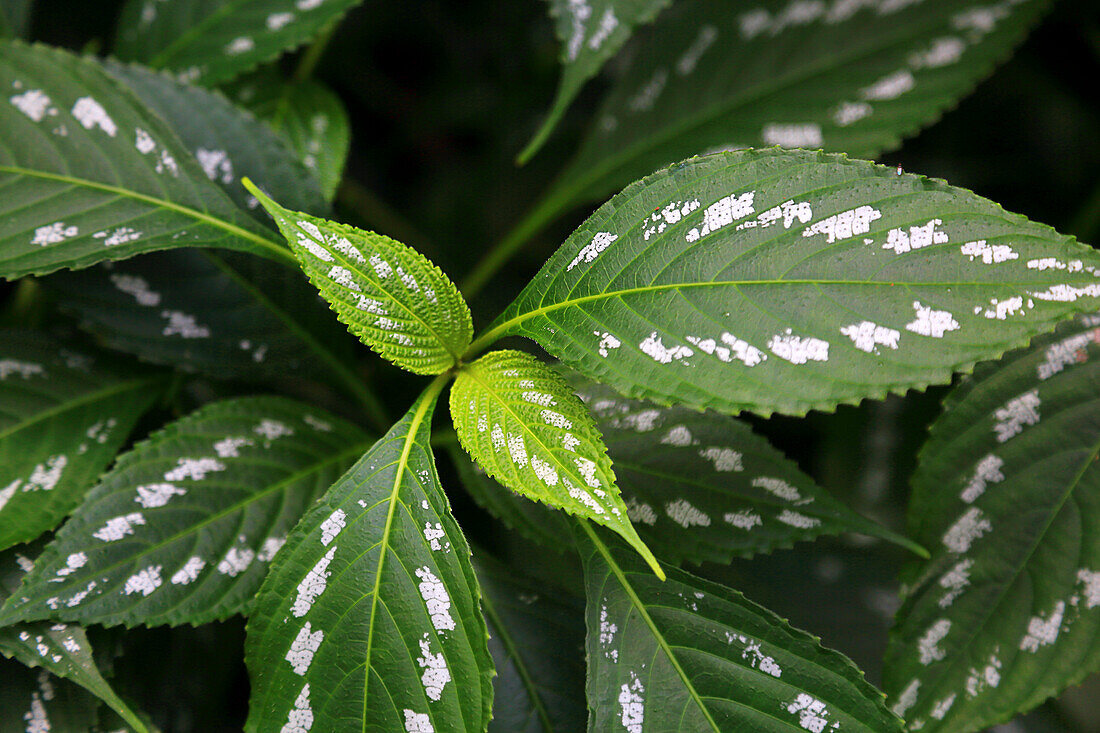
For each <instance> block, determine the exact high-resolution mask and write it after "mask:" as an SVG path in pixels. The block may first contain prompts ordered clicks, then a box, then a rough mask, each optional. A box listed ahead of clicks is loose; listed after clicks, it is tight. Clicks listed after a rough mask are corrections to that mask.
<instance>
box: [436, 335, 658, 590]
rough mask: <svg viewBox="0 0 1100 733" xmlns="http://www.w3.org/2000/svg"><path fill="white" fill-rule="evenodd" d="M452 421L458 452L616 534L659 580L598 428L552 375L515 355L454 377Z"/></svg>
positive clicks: (517, 487)
mask: <svg viewBox="0 0 1100 733" xmlns="http://www.w3.org/2000/svg"><path fill="white" fill-rule="evenodd" d="M451 419H452V420H453V421H454V426H455V432H457V433H458V440H459V442H460V443H461V444H462V447H463V448H465V449H466V452H467V453H469V454H470V455H471V456H473V458H474V460H475V461H477V462H478V464H479V465H481V466H482V467H483V468H484V469H485V471H486V472H487V473H488V474H489V476H491V477H493V478H495V479H496V480H498V481H500V483H502V484H504V485H505V486H507V487H508V488H509V489H511V490H512V491H515V492H516V493H518V494H520V495H521V496H525V497H527V498H528V499H531V500H532V501H540V502H543V503H544V504H546V505H548V506H553V507H558V508H561V509H564V510H565V511H566V512H568V513H570V514H573V515H576V516H579V517H586V518H589V519H592V521H594V522H597V523H598V524H602V525H603V526H605V527H608V528H610V529H612V530H614V531H615V532H618V533H619V534H620V535H622V537H623V538H624V539H625V540H626V541H627V542H629V543H630V545H631V547H633V548H634V549H635V550H637V551H638V552H639V554H641V555H642V557H644V558H645V560H646V562H647V563H649V565H650V567H652V568H653V572H655V573H657V575H658V576H660V577H664V576H663V575H662V573H661V568H660V566H659V565H658V564H657V559H656V558H655V557H653V553H652V552H650V550H649V548H648V547H646V545H645V543H644V542H642V540H641V538H640V537H638V533H637V532H636V531H635V529H634V527H633V526H631V524H630V520H629V519H628V518H627V507H626V504H624V503H623V500H622V497H621V496H620V495H619V488H618V486H616V485H615V473H614V471H613V470H612V468H611V460H610V459H609V458H608V457H607V449H606V448H605V447H604V444H603V438H602V437H601V436H600V431H599V429H598V428H597V427H596V425H595V423H594V422H593V420H592V416H591V415H589V414H588V410H587V409H586V408H585V406H584V403H582V402H581V401H580V399H579V398H578V397H577V396H576V395H575V394H573V392H572V390H570V388H569V384H568V383H567V382H566V381H565V380H564V379H563V378H562V377H561V376H560V375H559V374H558V373H557V372H555V371H554V370H553V369H551V368H550V367H548V366H546V365H545V364H543V363H542V362H540V361H538V360H537V359H536V358H535V357H533V356H531V355H530V354H525V353H523V352H520V351H494V352H492V353H490V354H487V355H485V356H483V357H481V358H480V359H478V360H477V361H476V362H474V363H473V364H467V365H465V366H464V367H463V368H462V369H461V371H459V372H458V376H457V377H456V378H455V383H454V386H453V387H451Z"/></svg>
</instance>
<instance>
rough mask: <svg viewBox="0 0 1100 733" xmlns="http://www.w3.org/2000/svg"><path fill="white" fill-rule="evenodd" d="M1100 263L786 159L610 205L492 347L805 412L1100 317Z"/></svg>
mask: <svg viewBox="0 0 1100 733" xmlns="http://www.w3.org/2000/svg"><path fill="white" fill-rule="evenodd" d="M1097 266H1100V256H1098V255H1097V254H1096V253H1095V252H1094V251H1093V250H1092V249H1090V248H1088V247H1084V246H1082V245H1080V244H1077V243H1076V242H1075V241H1074V240H1073V238H1072V237H1065V236H1062V235H1060V234H1058V233H1057V232H1055V231H1054V230H1052V229H1050V228H1049V227H1047V226H1044V225H1041V224H1035V223H1032V222H1029V221H1028V220H1027V219H1025V218H1023V217H1021V216H1019V215H1016V214H1011V213H1008V212H1006V211H1004V210H1003V209H1002V208H1001V207H1000V206H998V205H996V204H994V203H992V202H990V201H988V200H986V199H983V198H980V197H978V196H976V195H974V194H972V193H970V192H968V191H965V190H962V189H958V188H954V187H951V186H948V185H947V184H945V183H943V182H942V181H938V180H933V179H927V178H924V177H921V176H914V175H909V174H904V175H900V176H899V175H897V174H896V173H895V171H894V170H893V169H888V168H885V167H883V166H876V165H874V164H872V163H869V162H865V161H855V160H848V159H847V158H844V157H842V156H837V155H831V154H825V153H813V152H807V151H784V150H778V149H770V150H750V151H741V152H734V153H719V154H715V155H708V156H703V157H700V158H693V159H691V160H687V161H684V162H683V163H680V164H678V165H675V166H673V167H671V168H669V169H666V170H663V171H660V172H658V173H655V174H653V175H652V176H649V177H648V178H645V179H643V180H641V181H638V182H636V183H634V184H632V185H630V186H628V187H627V188H626V189H625V190H624V191H623V192H622V193H620V194H619V195H617V196H615V197H614V198H612V199H611V200H610V201H609V202H607V203H606V204H604V205H603V206H602V207H600V208H599V209H598V210H597V211H596V212H595V213H594V214H593V215H592V216H591V217H589V219H588V220H587V221H586V222H585V223H584V224H582V225H581V226H580V227H579V228H578V229H577V230H576V231H575V232H574V233H573V234H572V235H571V236H570V238H569V239H568V240H567V241H566V242H565V244H564V245H562V247H561V248H560V249H559V250H558V252H556V253H555V254H554V255H553V256H552V257H551V258H550V260H549V261H548V262H547V263H546V264H545V265H544V266H543V268H542V270H541V271H540V272H539V273H538V274H537V275H536V276H535V278H534V280H533V281H532V282H531V284H529V285H528V286H527V288H525V289H524V291H523V292H522V293H520V295H519V297H518V298H517V299H516V300H515V301H514V302H513V303H512V304H511V305H510V306H509V307H508V308H507V310H506V311H505V313H504V314H503V315H502V316H501V317H500V318H498V319H497V321H496V323H495V324H494V326H493V327H491V328H490V329H489V330H488V332H487V333H486V334H485V335H484V336H482V337H480V338H479V339H478V341H477V342H475V347H476V346H479V345H481V344H483V343H487V342H491V341H493V340H495V339H497V338H500V337H503V336H506V335H522V336H527V337H529V338H532V339H534V340H536V341H538V342H539V343H540V344H541V345H542V346H543V347H544V348H546V350H547V351H549V352H550V353H551V354H553V355H554V356H556V357H557V358H559V359H561V361H562V362H563V363H565V364H566V365H567V366H569V367H571V368H573V369H575V370H577V371H579V372H581V373H582V374H584V375H586V376H588V377H590V378H592V379H595V380H597V381H600V382H604V383H606V384H609V385H611V386H612V387H614V388H615V389H616V390H618V391H619V392H621V393H623V394H626V395H628V396H631V397H641V398H646V399H650V400H653V401H655V402H658V403H661V404H669V403H680V404H683V405H686V406H688V407H693V408H697V409H702V408H710V409H714V410H718V411H720V412H730V413H734V412H738V411H740V410H751V411H754V412H757V413H760V414H763V415H768V414H771V413H772V412H782V413H787V414H796V415H797V414H803V413H805V412H806V411H808V410H810V409H822V410H824V409H832V408H834V407H835V406H836V405H838V404H841V403H855V402H858V401H859V400H861V399H863V398H867V397H871V398H880V397H883V396H885V395H886V394H887V393H889V392H902V391H904V390H906V389H911V388H923V387H925V386H927V385H929V384H936V383H942V382H946V381H947V380H948V379H949V377H950V375H951V374H952V373H953V372H956V371H965V370H968V369H970V368H971V367H972V366H973V364H974V363H975V362H977V361H979V360H983V359H991V358H995V357H997V356H999V355H1000V354H1002V353H1003V352H1005V351H1006V350H1008V349H1010V348H1012V347H1014V346H1018V345H1020V344H1022V343H1026V341H1027V340H1028V339H1029V338H1030V337H1032V336H1034V335H1036V334H1039V333H1043V332H1045V331H1049V330H1050V329H1051V328H1053V326H1054V324H1055V323H1056V322H1057V321H1059V320H1061V319H1063V318H1065V317H1067V316H1068V315H1070V314H1072V313H1074V312H1081V311H1085V310H1088V309H1091V308H1095V305H1096V302H1097V297H1098V296H1100V283H1098V282H1097V275H1096V273H1097V272H1100V271H1098V270H1097V269H1096V268H1097Z"/></svg>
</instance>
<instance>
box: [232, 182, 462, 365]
mask: <svg viewBox="0 0 1100 733" xmlns="http://www.w3.org/2000/svg"><path fill="white" fill-rule="evenodd" d="M243 183H244V185H245V186H246V187H247V188H248V190H249V191H251V192H252V194H253V195H254V196H256V198H258V199H259V200H260V203H261V204H263V206H264V208H265V209H267V212H268V213H269V214H271V217H272V218H273V219H274V220H275V222H276V223H277V224H278V225H279V229H280V230H281V231H282V232H283V236H284V237H286V239H287V241H288V242H290V246H291V249H293V250H294V254H295V255H297V257H298V262H299V264H300V265H301V266H302V269H303V270H304V271H305V273H306V275H308V276H309V279H310V282H312V283H313V284H314V285H315V286H316V287H317V289H318V290H319V291H320V292H321V295H322V297H324V299H325V300H327V301H328V303H329V305H330V306H332V310H333V311H334V312H335V313H336V317H337V318H339V319H340V321H341V322H342V323H344V324H345V325H347V326H348V330H349V331H351V332H352V333H353V334H355V335H356V336H358V337H359V340H361V341H362V342H363V343H365V344H367V345H368V346H370V347H371V348H372V349H374V350H375V351H377V352H378V353H379V354H381V355H382V356H383V357H385V358H386V359H389V360H390V361H392V362H393V363H395V364H397V365H398V366H399V367H401V368H403V369H407V370H409V371H410V372H413V373H414V374H440V373H442V372H445V371H447V370H448V369H450V368H451V367H453V366H454V365H455V364H457V363H458V359H459V355H460V354H462V352H463V351H464V350H465V349H466V347H467V346H468V345H469V344H470V337H471V335H472V332H473V325H472V323H471V320H470V309H469V307H468V306H467V305H466V301H465V300H463V299H462V295H461V294H460V293H459V292H458V289H457V288H456V287H455V286H454V283H452V282H451V281H450V279H448V278H447V276H446V275H444V274H443V273H442V272H441V271H440V270H439V268H438V267H436V266H435V265H433V264H432V263H431V262H429V261H428V259H427V258H426V257H424V256H423V255H422V254H420V253H419V252H417V251H416V250H414V249H412V248H411V247H407V246H405V245H404V244H401V243H400V242H396V241H394V240H392V239H390V238H389V237H387V236H385V235H382V234H375V233H374V232H366V231H363V230H362V229H356V228H355V227H352V226H348V225H347V224H338V223H336V222H331V221H326V220H325V219H319V218H317V217H313V216H309V215H308V214H303V213H301V212H295V211H288V210H286V209H284V208H283V207H282V206H280V205H279V204H277V203H275V202H274V201H272V200H271V199H270V198H268V197H267V196H266V195H265V194H264V193H263V192H262V191H260V189H258V188H256V187H255V186H254V185H252V182H251V181H249V180H248V179H247V178H246V179H245V180H244V181H243Z"/></svg>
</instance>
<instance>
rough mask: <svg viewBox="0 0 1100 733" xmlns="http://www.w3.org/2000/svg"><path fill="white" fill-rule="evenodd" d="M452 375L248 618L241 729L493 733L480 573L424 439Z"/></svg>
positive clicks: (359, 468) (370, 459) (296, 537)
mask: <svg viewBox="0 0 1100 733" xmlns="http://www.w3.org/2000/svg"><path fill="white" fill-rule="evenodd" d="M444 383H445V380H444V378H442V377H440V378H437V379H436V380H435V381H434V382H433V383H432V385H431V386H430V387H429V388H428V389H427V390H426V391H425V393H424V394H423V395H421V397H420V399H419V400H417V402H416V403H415V404H414V405H413V407H412V408H411V409H410V410H409V412H408V413H407V414H406V415H405V417H403V418H402V419H401V420H400V421H399V422H398V423H397V424H396V425H395V426H394V427H393V428H392V429H391V430H390V431H389V433H387V434H386V435H385V436H384V437H383V438H382V439H381V440H379V441H378V442H377V443H376V444H375V445H374V446H373V447H372V448H371V449H370V450H369V451H367V453H366V454H365V455H364V456H363V457H362V458H361V459H360V460H359V462H358V463H356V464H355V466H353V467H352V468H351V469H349V470H348V472H347V473H346V474H344V476H343V477H341V478H340V479H339V480H338V481H337V482H336V483H335V484H333V486H332V488H331V489H330V490H329V491H328V492H327V493H326V494H325V495H324V496H323V497H322V498H321V500H320V502H319V503H318V504H317V506H315V507H314V508H313V509H312V510H310V512H309V513H308V514H307V515H306V516H305V517H304V518H303V519H302V521H301V522H300V523H299V524H298V526H297V527H296V528H295V530H294V532H292V533H291V536H290V538H289V540H288V544H287V547H286V548H285V549H284V550H283V552H282V553H281V554H280V555H279V558H278V560H277V562H276V563H275V564H274V566H273V568H272V570H271V573H270V574H269V575H268V578H267V580H266V581H265V582H264V585H263V588H261V590H260V593H259V597H258V600H257V604H256V609H255V611H254V612H253V613H252V615H251V617H250V618H249V623H248V639H247V643H246V649H245V651H246V661H247V663H248V668H249V672H250V675H251V679H252V699H251V702H250V708H249V720H248V724H247V726H246V730H248V731H271V730H279V729H280V726H286V728H285V729H286V730H288V731H289V730H292V729H293V728H294V727H295V726H297V727H300V728H303V729H305V728H309V727H310V725H311V724H312V729H313V730H319V731H335V730H349V729H351V728H354V729H355V730H363V731H367V730H369V731H379V732H380V733H381V732H383V731H385V732H387V733H388V732H389V731H399V730H419V731H431V730H434V731H440V732H442V731H479V730H485V726H486V724H487V723H488V721H489V714H490V710H491V706H492V685H491V681H490V677H491V676H492V673H493V671H492V662H491V660H490V657H489V652H488V650H487V648H486V643H485V640H486V630H485V622H484V619H483V618H482V616H481V613H480V611H479V610H478V596H479V591H478V587H477V581H476V579H475V578H474V572H473V568H472V566H471V565H470V559H469V557H470V550H469V548H468V547H467V545H466V541H465V539H464V538H463V537H462V532H461V530H460V529H459V527H458V524H457V523H456V522H455V521H454V519H453V517H452V516H451V513H450V509H449V504H448V501H447V497H446V495H445V494H444V493H443V490H442V488H441V487H440V485H439V476H438V475H437V473H436V469H435V461H434V459H433V457H432V453H431V449H430V447H429V445H428V439H429V434H430V423H431V416H432V412H433V409H434V406H435V402H436V398H437V397H438V395H439V390H440V389H442V387H443V385H444Z"/></svg>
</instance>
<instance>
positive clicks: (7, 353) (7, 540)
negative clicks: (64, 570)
mask: <svg viewBox="0 0 1100 733" xmlns="http://www.w3.org/2000/svg"><path fill="white" fill-rule="evenodd" d="M165 385H166V382H165V379H164V376H163V375H159V374H155V373H150V372H148V371H141V370H137V369H135V368H134V367H133V366H132V365H129V364H125V363H122V362H121V361H120V360H118V359H112V358H108V357H107V356H105V355H98V354H97V355H93V354H91V353H88V352H86V351H85V350H83V349H80V348H75V347H69V346H66V345H65V344H62V343H60V342H58V341H56V340H55V339H52V338H49V337H46V336H44V335H42V334H36V333H31V332H25V331H12V330H0V549H3V548H5V547H10V546H12V545H14V544H16V543H19V542H29V541H30V540H33V539H34V538H35V537H38V536H39V535H40V534H42V533H43V532H45V531H47V530H49V529H52V528H53V527H55V526H56V525H57V524H58V523H59V522H60V521H61V520H62V519H63V518H64V517H65V516H66V515H67V514H68V513H69V512H70V511H72V509H73V508H74V507H75V506H76V505H77V504H79V503H80V500H81V498H82V497H83V496H84V493H85V492H86V491H87V490H88V488H89V487H90V486H92V485H93V484H94V483H95V481H96V479H97V478H98V477H99V474H100V473H101V472H102V471H103V469H104V468H106V467H107V464H109V463H110V462H111V460H113V459H114V457H115V454H116V453H117V452H118V449H119V448H120V447H121V446H122V444H123V442H125V440H126V438H127V436H129V434H130V431H131V430H132V429H133V427H134V424H135V423H136V422H137V421H138V418H140V417H141V416H142V414H144V413H145V411H146V410H147V409H149V407H151V406H152V404H153V401H154V400H155V399H156V398H157V397H158V396H159V395H160V394H161V393H162V392H163V391H164V388H165Z"/></svg>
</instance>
